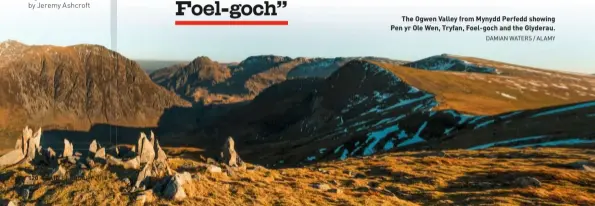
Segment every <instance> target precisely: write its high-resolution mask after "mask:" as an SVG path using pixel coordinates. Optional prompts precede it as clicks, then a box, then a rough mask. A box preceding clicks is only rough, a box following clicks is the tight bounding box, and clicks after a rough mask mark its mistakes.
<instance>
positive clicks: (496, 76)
mask: <svg viewBox="0 0 595 206" xmlns="http://www.w3.org/2000/svg"><path fill="white" fill-rule="evenodd" d="M397 59H398V58H397ZM397 59H388V58H381V57H336V58H309V57H298V58H292V57H285V56H275V55H259V56H251V57H247V58H246V59H245V60H243V61H240V62H237V63H226V62H217V61H215V60H212V59H210V58H209V57H206V56H198V57H197V58H195V59H193V60H189V61H188V62H182V61H168V62H167V63H163V62H157V61H143V62H141V61H139V62H138V63H137V61H134V60H130V59H128V58H126V57H124V56H123V55H121V54H119V53H117V52H114V51H110V50H109V49H107V48H105V47H102V46H97V45H86V44H81V45H74V46H67V47H59V46H52V45H26V44H24V43H20V42H17V41H12V40H10V41H5V42H2V43H0V88H2V89H0V98H1V99H2V100H1V101H0V138H2V140H3V141H1V142H2V143H1V144H0V201H2V202H0V203H2V204H3V205H595V195H593V191H595V186H594V185H595V130H594V129H593V126H592V122H593V120H594V118H595V76H593V75H589V74H576V73H568V72H562V71H554V70H547V69H541V68H534V67H528V66H522V65H515V64H510V63H505V62H498V61H493V60H488V59H480V58H475V57H469V56H459V55H453V54H439V55H435V56H430V57H427V58H423V59H420V60H414V61H403V60H397ZM156 65H157V66H160V67H163V68H161V69H155V67H156ZM164 65H168V66H164Z"/></svg>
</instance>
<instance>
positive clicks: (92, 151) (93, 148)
mask: <svg viewBox="0 0 595 206" xmlns="http://www.w3.org/2000/svg"><path fill="white" fill-rule="evenodd" d="M99 148H101V145H100V144H99V143H98V142H97V140H93V141H92V142H91V145H89V153H90V155H95V153H96V152H97V150H98V149H99Z"/></svg>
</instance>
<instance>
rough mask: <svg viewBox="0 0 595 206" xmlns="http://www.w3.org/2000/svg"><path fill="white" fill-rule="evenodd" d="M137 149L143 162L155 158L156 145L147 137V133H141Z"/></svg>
mask: <svg viewBox="0 0 595 206" xmlns="http://www.w3.org/2000/svg"><path fill="white" fill-rule="evenodd" d="M136 149H137V151H136V153H137V154H138V156H139V158H140V163H141V164H144V163H149V162H151V161H153V160H154V159H155V146H154V145H153V143H152V140H149V139H147V135H145V133H141V135H140V137H139V138H138V143H137V145H136Z"/></svg>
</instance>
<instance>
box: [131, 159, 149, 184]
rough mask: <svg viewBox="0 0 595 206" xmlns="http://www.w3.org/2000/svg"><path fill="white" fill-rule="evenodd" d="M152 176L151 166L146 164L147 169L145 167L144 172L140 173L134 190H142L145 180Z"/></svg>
mask: <svg viewBox="0 0 595 206" xmlns="http://www.w3.org/2000/svg"><path fill="white" fill-rule="evenodd" d="M150 176H151V165H150V164H146V165H145V167H143V170H141V171H140V172H139V173H138V176H137V177H136V183H134V188H140V187H141V185H142V184H143V183H144V182H145V180H146V179H147V178H148V177H150Z"/></svg>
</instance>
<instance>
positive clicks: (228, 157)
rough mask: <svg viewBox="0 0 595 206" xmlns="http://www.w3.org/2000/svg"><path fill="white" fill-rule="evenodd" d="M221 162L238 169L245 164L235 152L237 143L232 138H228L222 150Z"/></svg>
mask: <svg viewBox="0 0 595 206" xmlns="http://www.w3.org/2000/svg"><path fill="white" fill-rule="evenodd" d="M221 161H222V162H223V164H226V165H228V166H231V167H238V166H241V165H243V164H244V162H243V161H242V159H241V158H240V156H239V155H238V153H237V152H236V150H235V142H234V141H233V138H232V137H228V138H227V141H225V144H224V145H223V148H221Z"/></svg>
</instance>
